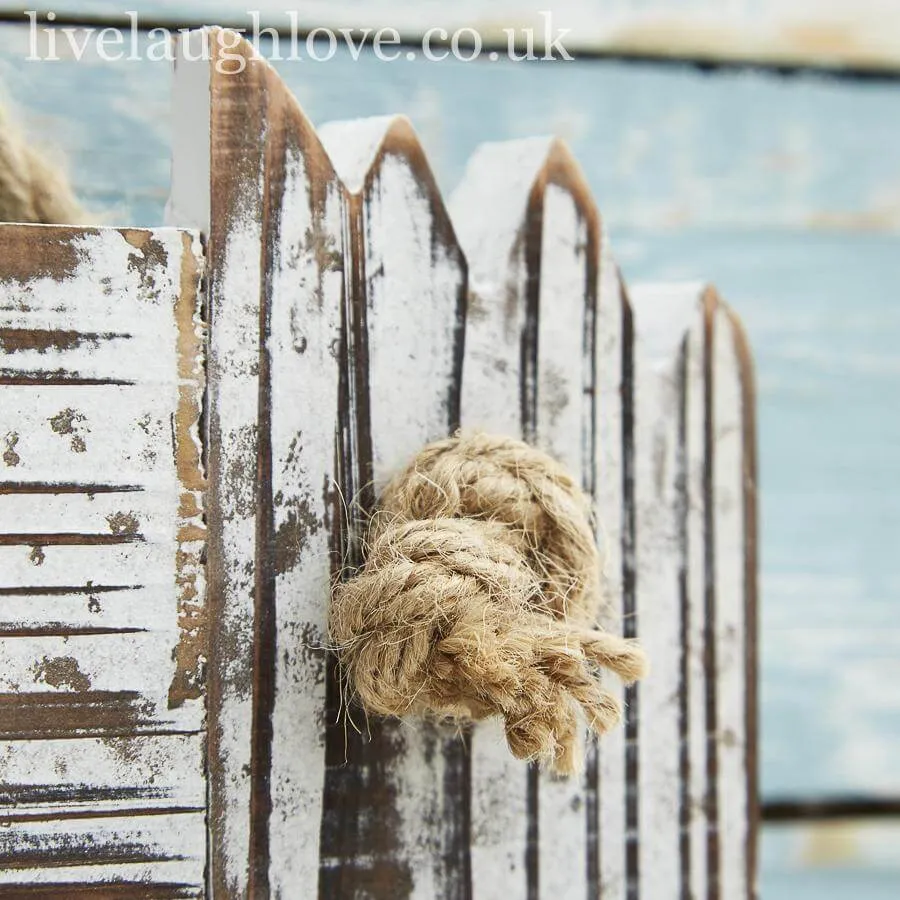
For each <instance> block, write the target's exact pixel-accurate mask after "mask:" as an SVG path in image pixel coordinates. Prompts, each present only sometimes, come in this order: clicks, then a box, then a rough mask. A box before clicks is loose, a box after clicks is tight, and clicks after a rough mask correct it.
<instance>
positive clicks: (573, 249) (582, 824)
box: [529, 142, 600, 898]
mask: <svg viewBox="0 0 900 900" xmlns="http://www.w3.org/2000/svg"><path fill="white" fill-rule="evenodd" d="M539 191H540V192H542V193H543V196H542V197H541V198H540V200H539V201H537V202H535V201H532V204H531V205H530V208H529V215H530V216H531V217H532V219H533V220H537V221H538V222H539V223H540V229H541V235H540V238H539V240H540V250H539V252H540V256H539V260H538V269H537V273H538V278H539V287H538V290H537V293H538V297H537V307H538V309H537V317H538V326H537V372H536V376H537V377H536V382H537V383H536V397H535V401H536V402H535V440H536V443H537V444H538V446H540V447H541V448H542V449H544V450H546V451H547V452H548V453H550V454H551V455H552V456H554V457H555V458H556V459H558V460H560V462H562V463H563V464H564V465H565V466H566V467H567V468H568V469H569V470H570V471H571V472H572V473H573V474H575V475H576V477H578V478H579V480H580V482H581V486H582V488H583V489H584V491H585V493H587V494H588V495H589V496H593V493H594V488H595V453H596V444H595V434H594V403H595V394H594V392H595V385H596V367H595V352H596V351H595V341H596V320H595V316H596V307H597V278H598V269H599V241H600V234H599V231H600V222H599V216H598V214H597V210H596V207H595V206H594V203H593V200H592V198H591V196H590V192H589V189H588V187H587V183H586V182H585V180H584V176H583V174H582V173H581V170H580V168H579V167H578V164H577V163H576V162H575V160H574V159H573V158H572V156H571V155H570V153H569V152H568V150H567V149H566V148H565V146H564V145H563V144H562V143H560V142H554V143H553V145H552V146H551V148H550V150H549V153H548V155H547V158H546V160H545V162H544V165H543V167H542V169H541V171H540V173H539V175H538V177H537V179H536V184H535V188H534V189H533V190H532V197H534V196H535V194H538V192H539ZM538 203H540V204H541V205H540V207H538ZM582 743H583V744H584V739H583V737H582ZM581 752H582V753H583V754H584V755H585V757H586V760H585V761H586V766H585V772H584V774H583V775H581V776H578V777H573V778H556V777H554V776H553V775H552V774H550V773H541V775H540V779H539V782H538V798H537V806H538V834H539V837H540V856H539V861H538V877H539V881H538V895H539V896H543V897H563V896H569V895H572V894H574V893H575V892H576V890H577V889H578V888H583V889H584V890H585V891H586V892H587V896H588V897H589V898H596V897H597V896H598V891H599V876H598V869H599V862H598V850H599V847H598V844H597V837H596V832H597V828H598V825H599V822H598V818H597V774H598V773H597V757H596V743H595V741H591V742H590V743H589V744H588V745H587V746H583V747H582V748H581Z"/></svg>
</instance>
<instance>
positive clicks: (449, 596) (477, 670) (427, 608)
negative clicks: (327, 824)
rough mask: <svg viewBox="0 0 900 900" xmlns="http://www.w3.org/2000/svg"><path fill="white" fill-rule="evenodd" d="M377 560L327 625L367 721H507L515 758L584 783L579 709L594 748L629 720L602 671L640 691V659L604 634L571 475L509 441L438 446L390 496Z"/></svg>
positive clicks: (351, 584)
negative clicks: (418, 717)
mask: <svg viewBox="0 0 900 900" xmlns="http://www.w3.org/2000/svg"><path fill="white" fill-rule="evenodd" d="M366 550H367V554H366V561H365V563H364V565H363V566H362V568H361V569H360V571H359V572H358V574H357V575H356V576H355V577H353V578H351V579H350V580H348V581H345V582H343V583H340V584H338V585H336V587H335V590H334V594H333V598H332V604H331V610H330V623H329V625H330V632H331V639H332V642H333V643H334V645H335V647H336V649H337V651H338V653H339V655H340V660H341V664H342V668H343V670H344V673H345V676H346V678H347V682H348V685H349V687H350V689H351V690H352V691H353V692H354V693H355V695H356V696H357V698H358V699H359V701H360V702H361V703H362V705H363V707H364V708H365V709H366V710H367V711H369V712H371V713H375V714H379V715H386V716H407V715H414V714H423V713H424V714H431V715H436V716H439V717H445V718H451V719H457V720H462V721H467V720H478V719H484V718H487V717H489V716H501V717H502V718H503V719H504V720H505V727H506V738H507V742H508V744H509V748H510V750H511V751H512V753H513V754H514V755H515V756H516V757H518V758H520V759H539V760H540V761H542V762H543V763H545V764H547V765H549V766H551V767H552V768H553V769H555V770H556V771H557V772H559V773H561V774H570V773H572V772H575V771H577V770H578V769H579V768H580V765H581V760H580V758H579V750H578V747H579V740H578V732H579V708H580V709H581V710H582V711H583V715H584V718H585V719H586V724H587V726H588V728H590V729H591V731H593V732H595V733H598V734H599V733H602V732H604V731H607V730H608V729H609V728H611V727H613V726H614V725H615V724H616V723H617V722H618V721H619V718H620V716H621V710H620V708H619V704H618V703H617V701H616V699H615V698H614V697H613V696H612V695H611V694H610V693H609V692H607V691H606V690H604V689H603V687H602V685H601V683H600V680H599V674H600V671H599V670H601V669H604V668H605V669H609V670H611V671H612V672H614V673H615V674H616V675H618V676H619V677H620V678H622V679H624V680H625V681H626V682H631V681H633V680H635V679H637V678H640V677H641V676H642V675H643V673H644V669H645V659H644V654H643V652H642V651H641V650H640V648H639V647H638V646H636V645H635V643H634V642H632V641H628V640H624V639H623V638H620V637H617V636H615V635H613V634H609V633H607V632H604V631H601V630H599V629H598V628H597V627H596V625H595V620H596V616H597V614H598V611H599V559H598V554H597V549H596V546H595V543H594V534H593V530H592V527H591V515H590V507H589V502H588V500H587V498H586V497H585V496H584V494H583V493H582V492H581V490H580V489H579V487H578V486H577V485H576V483H575V482H574V481H573V479H572V478H571V476H570V475H569V474H568V473H567V472H566V471H565V469H564V468H563V467H562V466H561V465H560V464H559V463H558V462H556V461H555V460H554V459H552V458H551V457H549V456H547V455H546V454H545V453H542V452H541V451H539V450H536V449H535V448H533V447H530V446H528V445H527V444H524V443H522V442H521V441H516V440H512V439H510V438H505V437H494V436H491V435H486V434H480V433H476V434H458V435H455V436H454V437H451V438H449V439H447V440H443V441H438V442H436V443H433V444H429V445H428V446H426V447H425V448H424V449H423V450H421V451H420V452H419V454H418V455H417V456H416V457H415V459H413V461H412V462H411V463H410V464H409V465H408V466H407V468H406V469H405V470H404V471H402V472H401V473H400V474H399V475H397V476H396V477H395V478H394V479H393V480H392V481H391V482H390V484H388V486H387V488H386V489H385V491H384V493H383V495H382V497H381V501H380V507H379V510H378V511H377V512H376V514H375V516H374V517H373V520H372V523H371V526H370V531H369V535H368V539H367V546H366Z"/></svg>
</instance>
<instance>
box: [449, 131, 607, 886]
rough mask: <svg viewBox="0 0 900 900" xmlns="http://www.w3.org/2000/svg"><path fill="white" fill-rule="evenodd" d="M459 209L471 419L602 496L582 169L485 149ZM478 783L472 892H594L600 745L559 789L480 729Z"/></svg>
mask: <svg viewBox="0 0 900 900" xmlns="http://www.w3.org/2000/svg"><path fill="white" fill-rule="evenodd" d="M450 208H451V212H452V216H453V222H454V225H455V227H456V229H457V233H458V235H459V237H460V241H461V243H462V246H463V249H464V251H465V252H466V257H467V259H468V262H469V275H470V280H469V320H468V326H467V332H466V365H465V369H464V377H463V400H462V418H463V424H464V425H467V426H470V427H479V428H485V429H487V430H491V431H497V432H502V433H507V434H513V435H517V436H519V437H523V438H525V439H526V440H529V441H532V442H535V443H536V444H537V445H538V446H540V447H542V448H543V449H545V450H547V451H548V452H550V453H551V454H553V455H554V456H556V457H557V458H558V459H560V461H562V462H563V463H564V464H565V465H566V466H567V467H569V468H570V469H571V471H572V472H574V473H575V474H576V476H577V477H578V479H579V481H580V482H581V484H582V487H583V488H584V489H585V490H586V491H587V492H588V493H589V494H593V493H594V492H595V489H596V485H597V470H596V466H597V459H598V454H597V450H598V447H597V429H596V418H595V407H596V404H597V400H598V397H599V394H600V391H599V387H600V386H599V384H598V382H597V373H598V367H597V365H596V358H595V357H596V354H597V353H598V352H599V346H598V334H597V321H598V320H597V304H598V293H599V291H600V219H599V214H598V212H597V209H596V207H595V205H594V202H593V199H592V198H591V195H590V191H589V189H588V186H587V183H586V180H585V178H584V175H583V173H582V171H581V168H580V167H579V165H578V163H577V162H576V161H575V159H574V158H573V156H572V154H571V153H570V151H569V149H568V148H567V147H566V145H565V143H564V142H562V141H560V140H558V139H554V138H534V139H528V140H520V141H510V142H508V143H499V144H485V145H483V146H482V147H480V148H479V149H478V150H477V151H476V152H475V154H474V155H473V157H472V159H471V161H470V162H469V165H468V167H467V169H466V173H465V175H464V177H463V180H462V182H461V183H460V185H459V187H458V188H457V189H456V191H455V193H454V194H453V197H452V199H451V201H450ZM472 782H473V797H474V802H473V810H472V823H473V835H475V836H476V837H475V838H474V839H473V848H472V860H473V864H472V865H473V883H474V889H475V892H476V895H483V896H487V897H494V896H499V893H498V890H499V889H498V887H497V885H500V884H502V885H503V895H504V896H505V897H526V896H532V895H533V894H535V893H536V892H538V891H539V892H540V893H541V895H544V894H546V895H547V896H552V895H556V894H560V893H561V892H562V893H565V892H566V891H567V890H571V889H572V888H573V884H574V883H573V881H572V873H573V872H576V873H579V875H578V876H576V877H577V879H578V882H577V883H580V884H581V888H579V890H581V891H582V893H584V892H585V891H586V892H588V895H589V896H590V895H591V893H590V892H591V891H593V890H594V889H595V888H596V886H597V884H598V879H599V875H598V870H599V858H598V857H599V845H598V843H597V840H596V837H597V826H596V821H597V813H598V810H597V806H598V804H597V759H596V755H595V751H594V750H593V748H592V747H589V748H588V755H587V772H586V776H585V779H584V780H583V781H582V780H580V779H570V780H568V781H560V780H555V779H552V778H551V777H550V776H548V775H541V774H539V773H538V771H537V769H536V768H534V767H531V768H530V769H528V768H526V767H525V766H523V765H522V764H521V763H519V762H517V761H515V760H513V759H511V758H510V756H509V753H508V751H507V750H506V748H505V746H503V743H502V739H501V738H500V735H499V734H498V733H497V731H496V728H495V727H494V726H492V725H485V726H479V728H478V729H476V731H475V735H474V739H473V755H472ZM498 783H503V784H504V785H505V793H504V796H503V797H502V798H498V797H497V795H496V790H495V789H494V788H493V785H495V784H498ZM488 800H490V802H487V801H488ZM501 873H503V874H501Z"/></svg>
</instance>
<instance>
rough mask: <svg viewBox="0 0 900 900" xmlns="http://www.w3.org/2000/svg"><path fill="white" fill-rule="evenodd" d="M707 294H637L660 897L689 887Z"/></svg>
mask: <svg viewBox="0 0 900 900" xmlns="http://www.w3.org/2000/svg"><path fill="white" fill-rule="evenodd" d="M697 297H698V292H697V289H696V288H695V287H694V286H692V285H687V286H684V287H679V286H676V287H668V286H662V285H660V286H647V287H642V288H638V289H635V290H634V291H632V294H631V298H632V303H633V306H634V315H635V360H636V372H637V376H636V379H635V391H636V394H635V398H636V399H635V423H636V430H635V446H636V471H635V475H636V481H635V516H636V522H637V541H636V554H637V571H636V578H637V623H638V624H637V630H638V635H639V636H640V637H641V640H642V642H643V644H644V645H645V647H646V649H647V653H648V655H649V657H650V658H651V659H652V660H653V669H652V671H651V673H650V675H649V677H648V678H647V679H646V680H645V681H643V682H642V683H641V684H640V685H639V686H638V688H637V697H638V710H637V716H638V732H639V735H640V740H639V747H638V754H637V761H638V789H639V792H640V801H639V807H638V818H639V821H638V833H639V842H638V865H639V872H638V884H639V885H640V888H639V889H640V892H641V894H644V895H649V896H652V897H663V896H667V895H668V894H669V893H671V891H672V890H673V885H681V887H680V888H679V890H681V891H685V890H689V887H688V884H689V881H688V879H689V876H690V851H689V844H688V843H687V841H688V831H687V829H686V827H685V823H686V817H687V794H686V789H687V788H686V784H687V768H688V766H689V761H688V760H687V759H686V757H685V756H684V751H685V750H686V749H687V734H688V727H689V726H688V723H689V721H690V710H688V709H687V706H686V700H687V684H686V681H687V678H686V673H687V660H688V654H689V649H688V632H687V615H686V611H687V609H688V606H689V600H688V597H687V596H686V591H687V587H688V576H687V564H688V556H687V553H688V551H687V533H686V519H685V511H686V494H685V486H686V471H687V468H688V467H689V463H688V461H687V458H686V452H687V449H688V446H689V445H688V444H687V431H686V424H687V420H686V413H687V409H686V387H687V368H686V363H687V358H686V347H687V335H688V333H689V331H690V327H691V324H692V322H693V319H694V317H695V316H696V315H697ZM644 623H646V625H645V624H644ZM651 623H652V624H651Z"/></svg>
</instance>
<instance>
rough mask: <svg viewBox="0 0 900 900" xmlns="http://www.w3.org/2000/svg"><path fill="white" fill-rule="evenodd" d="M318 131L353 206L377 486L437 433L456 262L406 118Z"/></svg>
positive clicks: (443, 429) (449, 369)
mask: <svg viewBox="0 0 900 900" xmlns="http://www.w3.org/2000/svg"><path fill="white" fill-rule="evenodd" d="M320 133H321V138H322V141H323V143H324V145H325V147H326V149H327V150H328V152H329V154H330V155H331V157H332V159H333V160H334V162H335V165H336V166H337V170H338V172H339V174H340V175H341V178H342V180H343V181H344V183H345V184H346V185H347V189H348V190H349V191H351V192H352V193H355V194H358V195H360V198H361V204H362V206H361V211H360V212H361V215H362V220H363V223H364V234H365V243H366V246H365V251H366V255H365V258H364V260H363V263H364V265H363V272H364V275H365V281H366V293H367V300H368V302H367V322H366V324H367V329H368V335H369V393H370V397H369V402H370V406H371V419H372V429H373V436H372V441H373V453H374V475H375V483H376V488H378V487H381V486H382V485H383V484H384V482H385V480H386V479H387V478H388V477H389V476H390V475H391V474H393V473H394V472H395V471H396V470H397V468H398V467H400V466H402V465H403V464H405V462H406V461H407V460H408V459H409V457H410V456H411V455H412V454H414V453H415V451H416V449H417V448H418V447H420V446H421V445H422V444H423V443H425V442H427V441H428V440H433V439H435V438H436V437H438V436H442V435H446V433H447V428H448V422H449V421H450V417H451V415H452V414H453V413H452V412H451V411H450V410H449V409H448V403H449V402H450V396H451V394H452V393H453V392H454V391H455V390H456V387H457V386H455V385H454V384H453V379H454V375H455V368H456V365H457V363H456V359H455V353H456V344H457V338H458V334H459V329H460V328H461V327H462V322H461V321H458V316H457V312H458V308H459V306H460V302H459V298H460V294H461V291H462V290H463V285H464V265H463V263H462V261H461V254H460V252H459V250H458V249H457V248H456V246H455V242H453V241H452V239H453V234H452V231H450V230H449V228H448V225H449V223H448V222H446V221H443V220H445V219H446V214H445V213H444V212H443V208H442V207H443V203H442V201H441V198H440V195H439V193H438V190H437V186H436V184H435V183H434V181H433V176H431V173H430V171H427V163H425V157H424V154H423V151H422V150H421V148H420V147H419V145H418V139H417V138H416V136H415V133H414V132H413V130H412V126H411V125H410V123H409V121H408V120H407V119H405V118H402V117H398V118H390V117H383V118H378V119H375V120H373V121H370V120H366V119H363V120H360V121H359V122H355V123H354V122H350V123H345V122H334V123H330V124H327V125H325V126H323V127H322V129H321V132H320ZM423 168H424V169H425V170H426V171H424V172H423V171H422V170H423ZM436 207H441V208H440V209H436ZM448 245H449V246H448ZM400 397H402V403H401V402H398V398H400ZM376 429H378V431H377V433H376V432H375V430H376Z"/></svg>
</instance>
